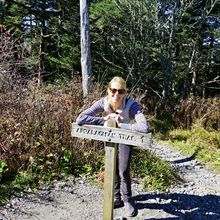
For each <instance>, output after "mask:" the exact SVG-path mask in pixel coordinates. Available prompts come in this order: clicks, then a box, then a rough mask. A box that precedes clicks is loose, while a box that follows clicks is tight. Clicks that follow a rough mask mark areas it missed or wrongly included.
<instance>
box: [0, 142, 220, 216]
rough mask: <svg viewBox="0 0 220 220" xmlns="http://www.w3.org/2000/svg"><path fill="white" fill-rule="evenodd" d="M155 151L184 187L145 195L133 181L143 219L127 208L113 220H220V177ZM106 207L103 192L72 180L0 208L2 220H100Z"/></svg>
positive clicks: (159, 148)
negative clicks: (170, 165)
mask: <svg viewBox="0 0 220 220" xmlns="http://www.w3.org/2000/svg"><path fill="white" fill-rule="evenodd" d="M153 149H154V150H153V151H154V152H155V154H156V155H158V156H159V157H160V158H163V159H164V160H167V161H169V162H170V163H171V164H172V166H173V167H174V168H175V169H176V170H177V171H178V172H179V173H180V175H181V177H182V178H183V179H184V183H182V184H180V185H178V186H176V187H175V188H171V189H167V190H166V192H165V193H158V192H146V191H144V190H142V189H141V187H140V184H139V182H138V181H133V183H132V191H133V196H134V198H135V200H136V207H137V209H138V214H137V216H136V217H133V218H126V216H125V213H124V208H120V209H117V210H115V211H114V219H134V220H137V219H139V220H156V219H160V220H220V174H216V173H214V172H212V171H211V170H209V169H207V168H206V167H204V166H203V165H201V164H200V163H198V161H197V160H195V159H193V158H192V157H185V156H183V155H181V154H180V153H179V152H178V151H176V150H174V149H171V148H169V147H168V146H166V145H163V144H159V143H156V144H154V145H153ZM102 205H103V190H102V189H100V188H98V187H96V186H94V185H91V184H89V183H88V181H87V180H86V179H75V178H73V177H71V178H69V180H68V181H66V182H57V183H55V184H54V186H52V187H50V188H42V189H39V190H38V191H37V192H36V193H35V194H33V193H29V194H23V195H21V196H20V197H13V198H11V200H10V203H9V204H7V205H6V206H4V207H0V220H9V219H10V220H25V219H28V220H38V219H39V220H96V219H97V220H99V219H102Z"/></svg>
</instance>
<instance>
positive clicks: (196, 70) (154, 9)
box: [0, 0, 220, 100]
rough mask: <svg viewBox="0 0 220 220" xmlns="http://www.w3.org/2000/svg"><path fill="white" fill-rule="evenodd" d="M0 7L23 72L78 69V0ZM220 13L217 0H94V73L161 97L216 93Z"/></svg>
mask: <svg viewBox="0 0 220 220" xmlns="http://www.w3.org/2000/svg"><path fill="white" fill-rule="evenodd" d="M0 9H1V10H0V17H1V22H0V23H1V36H2V37H3V35H4V33H6V32H7V33H10V36H9V38H10V39H12V38H13V39H14V41H15V44H14V52H15V59H21V60H23V61H25V62H24V66H23V68H22V74H24V75H28V74H35V75H36V76H37V77H38V78H39V80H44V81H48V80H50V81H54V80H56V79H64V78H71V77H75V76H78V75H79V73H80V19H79V1H76V0H71V1H70V0H62V1H61V0H34V1H33V0H20V1H15V0H10V1H9V0H5V1H1V4H0ZM219 15H220V3H219V1H217V0H209V1H203V0H200V1H198V0H192V1H181V0H177V1H167V0H108V1H107V0H96V1H90V30H91V53H92V70H93V76H94V80H98V81H100V82H106V81H108V80H109V78H111V77H112V76H114V75H120V76H122V77H124V78H126V79H127V81H128V84H129V87H130V88H131V89H132V90H133V91H134V90H135V91H137V92H144V91H147V92H148V94H150V95H151V96H156V97H158V98H159V99H167V98H170V97H172V98H175V99H178V100H180V99H185V98H187V97H189V96H191V95H196V96H203V97H210V96H216V95H218V94H219V89H220V72H219V69H220V68H219V65H220V17H219ZM3 27H4V28H3ZM4 36H5V35H4Z"/></svg>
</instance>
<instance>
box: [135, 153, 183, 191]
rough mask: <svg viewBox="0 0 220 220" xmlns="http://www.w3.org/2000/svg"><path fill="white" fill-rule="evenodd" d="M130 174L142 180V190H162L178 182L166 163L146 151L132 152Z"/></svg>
mask: <svg viewBox="0 0 220 220" xmlns="http://www.w3.org/2000/svg"><path fill="white" fill-rule="evenodd" d="M132 173H133V176H135V177H139V178H142V186H143V188H145V189H151V190H152V189H158V190H164V189H165V188H167V187H169V186H171V185H172V184H175V183H176V182H177V181H179V180H180V178H179V176H178V175H177V174H176V173H175V172H174V170H173V169H172V168H171V166H170V165H169V164H168V163H166V162H165V161H162V160H160V159H159V158H157V157H156V156H155V155H153V154H152V153H151V152H148V151H139V150H138V151H137V150H136V151H134V156H133V159H132Z"/></svg>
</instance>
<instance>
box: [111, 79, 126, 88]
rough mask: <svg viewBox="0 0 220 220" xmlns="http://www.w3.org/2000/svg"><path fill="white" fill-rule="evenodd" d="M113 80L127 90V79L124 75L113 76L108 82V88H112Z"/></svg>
mask: <svg viewBox="0 0 220 220" xmlns="http://www.w3.org/2000/svg"><path fill="white" fill-rule="evenodd" d="M113 82H117V83H119V84H120V85H121V86H122V87H123V89H125V90H127V85H126V82H125V80H124V79H123V78H122V77H120V76H115V77H113V78H112V80H111V81H110V82H109V84H108V88H111V84H112V83H113Z"/></svg>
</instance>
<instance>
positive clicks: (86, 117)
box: [76, 98, 149, 133]
mask: <svg viewBox="0 0 220 220" xmlns="http://www.w3.org/2000/svg"><path fill="white" fill-rule="evenodd" d="M104 111H105V110H104V98H101V99H100V100H98V101H96V102H95V103H94V104H93V105H92V106H91V107H90V108H88V109H86V110H85V111H83V112H81V113H80V115H79V116H78V117H77V119H76V123H77V124H78V125H83V124H90V125H91V124H92V125H104V122H105V121H104V117H97V116H96V115H97V114H98V113H100V112H104ZM112 112H114V111H112ZM129 117H130V118H131V119H133V120H134V123H120V128H123V129H127V130H134V131H139V132H144V133H147V132H149V127H148V123H147V120H146V118H145V116H144V114H143V113H142V111H141V107H140V105H139V104H138V103H137V102H134V103H133V104H132V105H131V107H130V109H129Z"/></svg>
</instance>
